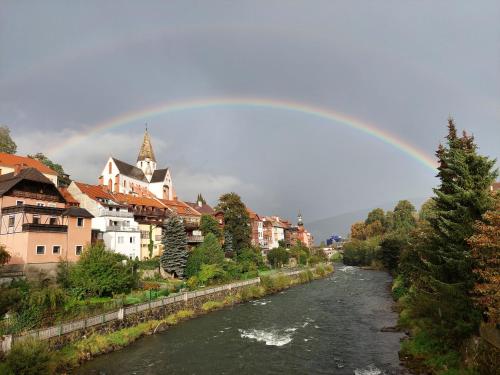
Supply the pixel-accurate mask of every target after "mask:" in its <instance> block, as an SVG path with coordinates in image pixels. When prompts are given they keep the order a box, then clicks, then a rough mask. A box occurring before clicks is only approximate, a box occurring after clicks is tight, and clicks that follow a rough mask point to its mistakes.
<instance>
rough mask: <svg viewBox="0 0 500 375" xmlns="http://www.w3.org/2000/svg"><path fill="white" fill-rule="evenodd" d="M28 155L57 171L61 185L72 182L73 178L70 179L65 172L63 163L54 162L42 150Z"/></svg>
mask: <svg viewBox="0 0 500 375" xmlns="http://www.w3.org/2000/svg"><path fill="white" fill-rule="evenodd" d="M28 157H29V158H31V159H36V160H38V161H39V162H41V163H42V164H44V165H46V166H47V167H49V168H50V169H52V170H53V171H55V172H57V179H58V183H59V186H68V185H69V184H71V180H70V179H69V177H68V175H67V174H66V172H64V168H63V167H62V166H61V164H57V163H54V162H53V161H52V160H50V159H49V158H48V157H47V156H45V155H44V154H42V153H41V152H38V153H36V154H34V155H28Z"/></svg>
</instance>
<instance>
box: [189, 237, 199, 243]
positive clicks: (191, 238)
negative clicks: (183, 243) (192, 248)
mask: <svg viewBox="0 0 500 375" xmlns="http://www.w3.org/2000/svg"><path fill="white" fill-rule="evenodd" d="M187 242H188V243H201V242H203V236H187Z"/></svg>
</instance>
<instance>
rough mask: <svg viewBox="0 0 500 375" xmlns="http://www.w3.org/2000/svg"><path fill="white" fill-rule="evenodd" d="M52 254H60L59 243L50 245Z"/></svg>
mask: <svg viewBox="0 0 500 375" xmlns="http://www.w3.org/2000/svg"><path fill="white" fill-rule="evenodd" d="M52 254H61V246H59V245H54V246H52Z"/></svg>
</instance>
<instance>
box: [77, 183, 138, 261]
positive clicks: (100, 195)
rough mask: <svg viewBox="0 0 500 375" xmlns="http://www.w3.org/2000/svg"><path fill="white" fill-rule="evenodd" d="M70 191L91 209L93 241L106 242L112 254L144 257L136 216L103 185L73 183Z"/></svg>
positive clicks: (81, 205) (133, 257) (84, 206)
mask: <svg viewBox="0 0 500 375" xmlns="http://www.w3.org/2000/svg"><path fill="white" fill-rule="evenodd" d="M68 192H69V193H70V194H71V195H72V196H73V197H74V198H75V199H76V200H77V201H78V202H79V203H80V207H82V208H85V209H86V210H88V211H89V212H90V213H91V214H92V215H93V216H94V218H93V219H92V231H93V242H95V241H103V242H104V244H105V246H106V247H107V248H108V249H110V250H111V251H114V252H117V253H120V254H123V255H125V256H127V257H129V258H131V259H135V258H140V257H141V238H140V237H141V235H140V229H139V224H138V223H137V221H135V219H134V213H133V212H129V209H128V206H127V205H126V204H123V203H120V202H119V201H118V200H117V199H116V198H115V197H114V196H113V194H111V193H110V192H109V191H107V190H106V189H105V188H104V187H103V186H96V185H89V184H84V183H82V182H76V181H73V182H72V183H71V184H70V185H69V186H68Z"/></svg>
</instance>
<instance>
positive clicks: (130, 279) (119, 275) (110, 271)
mask: <svg viewBox="0 0 500 375" xmlns="http://www.w3.org/2000/svg"><path fill="white" fill-rule="evenodd" d="M123 259H124V257H123V256H122V255H120V254H116V253H113V252H111V251H108V250H107V249H106V248H105V247H104V245H102V244H97V245H94V246H89V247H87V248H86V249H85V250H84V251H83V253H82V255H81V256H80V259H79V260H78V262H77V263H76V264H75V266H74V267H71V268H70V284H71V288H72V289H73V290H74V291H75V293H76V294H77V295H80V296H111V295H113V294H114V293H124V292H128V291H130V290H131V289H132V288H133V287H134V286H135V285H136V283H137V275H136V273H135V272H134V271H133V268H132V267H131V266H130V265H124V264H123V263H122V260H123Z"/></svg>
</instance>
